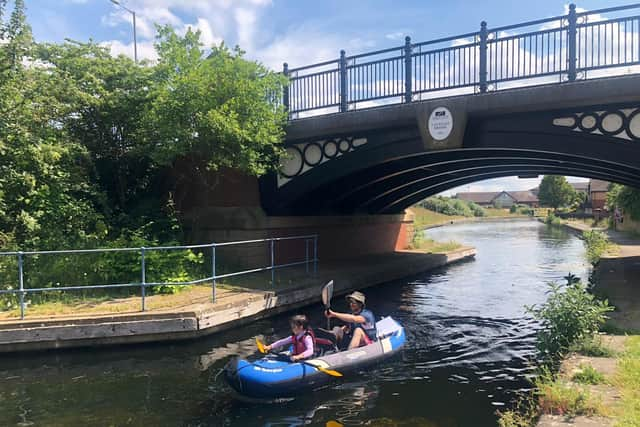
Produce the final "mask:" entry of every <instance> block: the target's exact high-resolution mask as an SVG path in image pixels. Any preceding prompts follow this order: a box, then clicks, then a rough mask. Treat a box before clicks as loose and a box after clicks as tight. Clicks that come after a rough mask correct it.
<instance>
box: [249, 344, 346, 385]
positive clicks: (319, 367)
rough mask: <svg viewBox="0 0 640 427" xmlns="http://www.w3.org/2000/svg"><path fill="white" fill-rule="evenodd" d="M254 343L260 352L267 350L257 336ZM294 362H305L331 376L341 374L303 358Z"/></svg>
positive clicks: (339, 375) (263, 352)
mask: <svg viewBox="0 0 640 427" xmlns="http://www.w3.org/2000/svg"><path fill="white" fill-rule="evenodd" d="M256 345H257V346H258V351H259V352H260V353H262V354H265V353H266V352H267V350H266V349H265V348H264V344H263V343H262V341H260V339H258V338H256ZM296 362H298V363H302V364H305V365H309V366H313V367H314V368H316V369H317V370H318V371H320V372H324V373H325V374H327V375H331V376H332V377H341V376H342V374H341V373H340V372H338V371H334V370H333V369H327V368H323V367H322V366H318V365H314V364H313V363H309V362H307V361H305V360H296ZM294 363H295V362H294Z"/></svg>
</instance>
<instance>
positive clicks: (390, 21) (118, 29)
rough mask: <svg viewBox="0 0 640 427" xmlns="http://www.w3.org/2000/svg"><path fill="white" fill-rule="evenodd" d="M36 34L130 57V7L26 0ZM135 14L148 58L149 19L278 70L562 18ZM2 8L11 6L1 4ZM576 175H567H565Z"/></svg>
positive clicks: (276, 8)
mask: <svg viewBox="0 0 640 427" xmlns="http://www.w3.org/2000/svg"><path fill="white" fill-rule="evenodd" d="M25 2H26V7H27V17H28V20H29V23H30V24H31V26H32V28H33V34H34V37H35V38H36V40H37V41H40V42H42V41H50V42H63V41H64V40H65V39H72V40H78V41H88V40H89V39H92V40H94V41H96V42H100V43H104V44H107V45H109V46H110V47H111V51H112V52H113V53H114V54H125V55H128V56H131V57H133V30H132V27H133V26H132V14H131V13H130V12H128V11H126V10H125V9H123V8H122V7H120V6H118V5H115V4H113V3H112V2H111V0H26V1H25ZM120 3H121V5H123V6H125V7H126V8H128V9H129V10H132V11H134V12H135V13H136V30H137V47H138V57H139V58H148V59H152V60H153V59H154V58H155V52H154V49H153V41H154V35H155V27H154V23H157V24H170V25H172V26H173V27H174V28H176V29H177V30H178V31H179V32H184V31H186V29H187V28H189V27H191V28H193V29H199V30H200V31H201V40H202V41H203V42H204V43H205V45H208V46H211V45H213V44H218V43H220V42H222V41H224V42H225V44H227V45H230V46H235V45H239V46H240V47H241V48H242V49H243V50H245V51H246V52H247V57H248V58H250V59H254V60H258V61H260V62H262V63H263V64H265V65H266V66H268V67H270V68H272V69H274V70H281V69H282V63H283V62H287V63H288V64H289V66H290V68H295V67H298V66H301V65H307V64H311V63H314V62H320V61H324V60H329V59H334V58H337V57H338V56H339V52H340V50H341V49H344V50H346V52H347V54H357V53H361V52H367V51H371V50H377V49H384V48H389V47H395V46H399V45H402V44H403V43H404V38H405V36H410V37H411V38H412V40H413V41H414V42H419V41H427V40H432V39H437V38H440V37H446V36H451V35H456V34H463V33H468V32H472V31H477V30H478V29H479V27H480V22H481V21H483V20H484V21H487V23H488V26H489V27H490V28H491V27H498V26H503V25H508V24H515V23H520V22H525V21H529V20H535V19H541V18H547V17H552V16H558V15H563V14H565V13H566V11H567V10H568V3H567V2H565V1H560V0H536V1H526V2H525V1H522V0H484V1H482V2H478V1H475V0H448V1H435V0H422V1H418V0H405V1H400V0H396V1H391V0H388V1H381V0H369V1H364V0H323V1H316V2H314V1H300V0H286V1H285V0H120ZM576 3H577V7H578V9H579V10H581V9H585V10H595V9H601V8H606V7H612V6H620V5H624V4H629V3H630V2H629V1H624V0H617V1H608V0H580V1H579V2H576ZM9 10H11V6H10V7H9ZM540 179H541V178H537V179H518V178H516V177H508V178H498V179H493V180H488V181H483V182H479V183H473V184H470V185H465V186H464V187H462V188H459V189H455V190H453V191H449V192H447V193H448V194H451V193H455V192H456V191H501V190H507V191H509V190H514V191H515V190H526V189H530V188H533V187H535V186H537V185H538V183H539V181H540ZM581 180H582V181H584V179H574V178H570V181H581Z"/></svg>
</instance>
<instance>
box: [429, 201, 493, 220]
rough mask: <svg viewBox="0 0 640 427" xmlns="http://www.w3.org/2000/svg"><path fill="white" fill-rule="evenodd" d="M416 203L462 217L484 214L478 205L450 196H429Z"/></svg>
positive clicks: (445, 213)
mask: <svg viewBox="0 0 640 427" xmlns="http://www.w3.org/2000/svg"><path fill="white" fill-rule="evenodd" d="M418 205H419V206H420V207H423V208H425V209H429V210H432V211H434V212H438V213H441V214H444V215H457V216H464V217H483V216H486V213H485V210H484V209H483V208H482V207H481V206H480V205H478V204H476V203H473V202H467V201H465V200H461V199H454V198H451V197H443V196H434V197H429V198H428V199H425V200H423V201H422V202H420V203H418Z"/></svg>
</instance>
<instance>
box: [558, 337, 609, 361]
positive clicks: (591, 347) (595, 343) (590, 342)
mask: <svg viewBox="0 0 640 427" xmlns="http://www.w3.org/2000/svg"><path fill="white" fill-rule="evenodd" d="M569 351H570V352H574V353H579V354H582V355H584V356H591V357H613V356H615V355H616V352H615V351H613V350H612V349H611V348H609V347H607V346H605V345H604V344H603V343H602V338H600V335H594V336H592V337H585V338H584V339H582V340H580V341H578V342H575V343H573V344H572V345H571V346H569Z"/></svg>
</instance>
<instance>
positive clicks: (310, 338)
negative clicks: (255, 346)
mask: <svg viewBox="0 0 640 427" xmlns="http://www.w3.org/2000/svg"><path fill="white" fill-rule="evenodd" d="M289 325H290V326H291V335H290V336H288V337H286V338H282V339H280V340H278V341H276V342H274V343H273V344H271V345H267V346H265V347H264V349H265V350H266V351H271V350H272V349H274V348H278V347H282V346H284V345H288V344H293V353H292V356H291V360H292V361H294V362H295V361H297V360H304V359H307V358H309V357H312V356H313V355H314V353H315V341H316V337H315V335H314V334H313V331H312V330H311V329H310V328H309V319H308V318H307V316H305V315H304V314H297V315H295V316H292V317H291V318H290V319H289Z"/></svg>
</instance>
